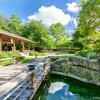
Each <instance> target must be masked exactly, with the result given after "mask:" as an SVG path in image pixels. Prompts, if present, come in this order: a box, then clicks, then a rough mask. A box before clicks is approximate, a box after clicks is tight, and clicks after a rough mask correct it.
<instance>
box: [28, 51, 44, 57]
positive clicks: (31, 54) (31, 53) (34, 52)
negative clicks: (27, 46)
mask: <svg viewBox="0 0 100 100" xmlns="http://www.w3.org/2000/svg"><path fill="white" fill-rule="evenodd" d="M36 55H37V56H46V54H44V53H41V52H37V51H32V52H29V56H36Z"/></svg>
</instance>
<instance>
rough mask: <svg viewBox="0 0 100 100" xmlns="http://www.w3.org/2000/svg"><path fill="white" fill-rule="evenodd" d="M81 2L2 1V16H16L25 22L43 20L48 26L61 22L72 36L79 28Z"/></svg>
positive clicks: (0, 8) (0, 3)
mask: <svg viewBox="0 0 100 100" xmlns="http://www.w3.org/2000/svg"><path fill="white" fill-rule="evenodd" d="M78 12H79V0H0V14H3V15H5V16H6V17H9V16H11V15H12V14H16V15H18V16H20V17H21V18H22V20H23V21H28V20H32V19H35V20H41V21H42V22H43V23H44V24H45V25H46V26H48V27H49V26H50V25H51V24H54V23H57V22H60V23H61V24H62V25H64V26H65V27H66V30H67V31H68V32H69V33H70V34H71V33H73V29H74V28H75V27H76V26H77V21H76V18H77V16H78Z"/></svg>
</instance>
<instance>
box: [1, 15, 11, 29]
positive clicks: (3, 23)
mask: <svg viewBox="0 0 100 100" xmlns="http://www.w3.org/2000/svg"><path fill="white" fill-rule="evenodd" d="M8 22H9V21H8V19H7V18H6V17H5V16H4V15H1V14H0V29H2V30H5V31H6V30H7V28H8Z"/></svg>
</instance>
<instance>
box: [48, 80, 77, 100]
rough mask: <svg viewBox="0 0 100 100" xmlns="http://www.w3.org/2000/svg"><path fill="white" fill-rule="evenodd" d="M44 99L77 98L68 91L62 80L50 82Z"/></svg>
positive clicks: (67, 99) (74, 99) (66, 99)
mask: <svg viewBox="0 0 100 100" xmlns="http://www.w3.org/2000/svg"><path fill="white" fill-rule="evenodd" d="M46 100H77V95H76V94H73V93H72V92H70V91H69V85H68V84H65V83H63V82H54V83H51V86H50V88H49V92H48V95H47V97H46Z"/></svg>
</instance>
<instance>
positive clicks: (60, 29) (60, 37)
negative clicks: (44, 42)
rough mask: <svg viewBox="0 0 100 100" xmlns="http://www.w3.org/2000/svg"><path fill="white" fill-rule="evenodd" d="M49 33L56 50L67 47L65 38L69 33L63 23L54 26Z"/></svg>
mask: <svg viewBox="0 0 100 100" xmlns="http://www.w3.org/2000/svg"><path fill="white" fill-rule="evenodd" d="M49 33H50V35H51V36H52V39H53V41H54V46H55V47H56V48H61V47H62V45H63V46H64V45H65V41H66V39H67V38H66V37H65V36H66V35H67V32H66V30H65V27H64V26H63V25H62V24H61V23H56V24H52V25H51V26H50V28H49ZM66 43H67V42H66Z"/></svg>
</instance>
